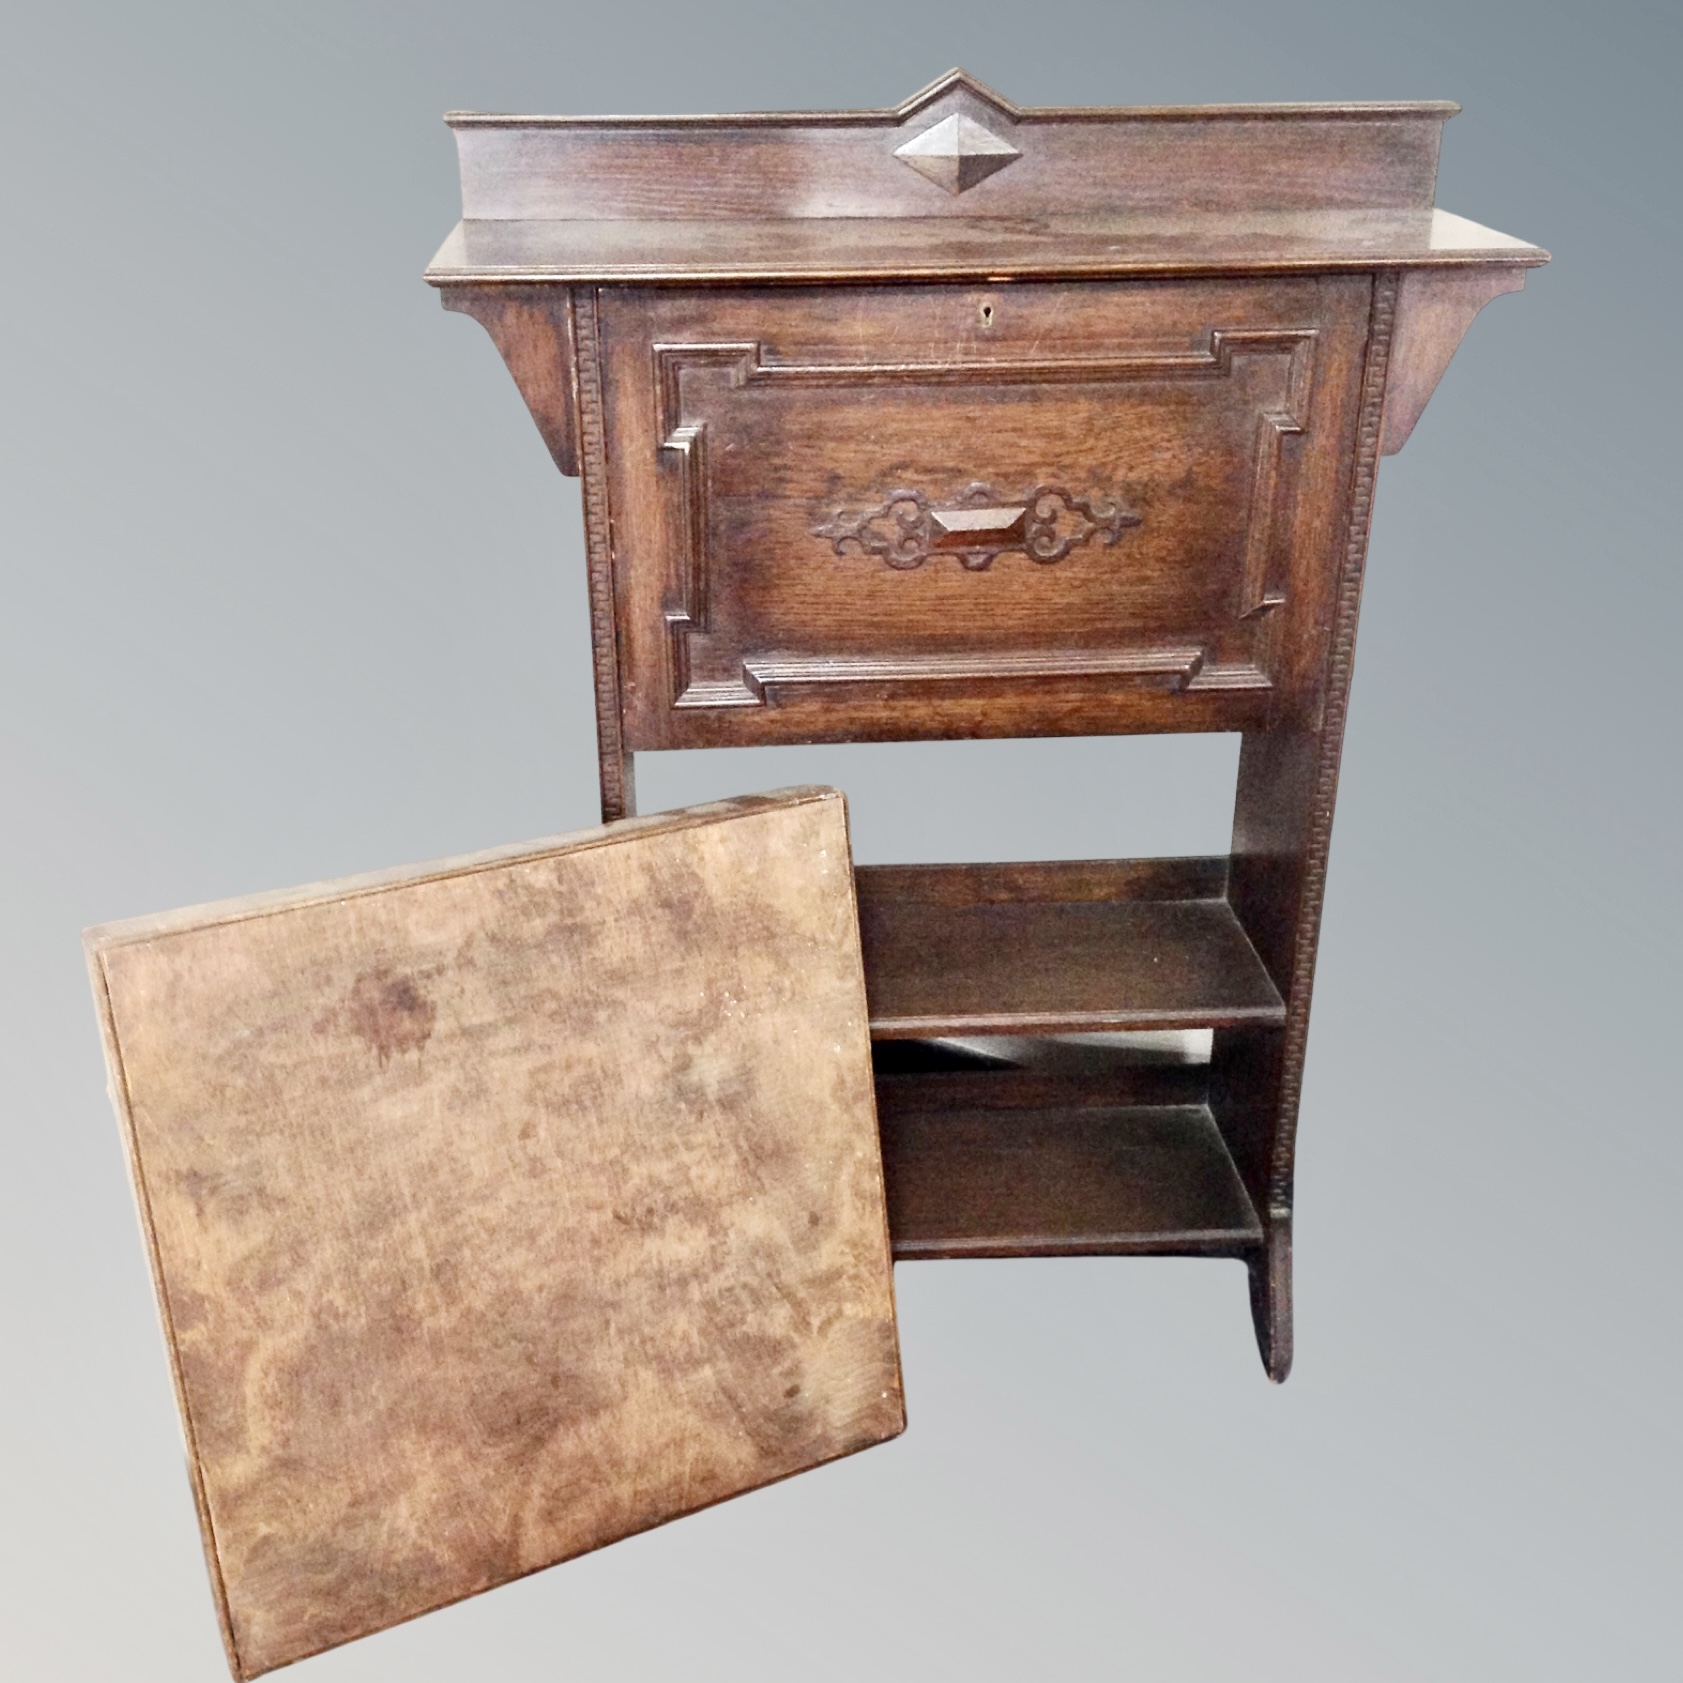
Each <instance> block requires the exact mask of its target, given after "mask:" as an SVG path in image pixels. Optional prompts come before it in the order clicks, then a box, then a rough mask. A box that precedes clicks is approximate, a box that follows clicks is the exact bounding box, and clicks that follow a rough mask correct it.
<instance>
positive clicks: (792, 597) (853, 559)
mask: <svg viewBox="0 0 1683 1683" xmlns="http://www.w3.org/2000/svg"><path fill="white" fill-rule="evenodd" d="M1370 286H1371V283H1370V282H1369V281H1368V280H1367V279H1366V278H1365V277H1359V278H1328V279H1324V280H1321V281H1317V282H1299V281H1286V282H1274V283H1252V284H1246V283H1232V282H1223V283H1210V282H1197V281H1188V282H1180V283H1157V284H1144V285H1128V284H1117V285H1108V286H1087V287H1059V286H1014V287H1010V288H998V289H992V290H990V289H985V288H971V287H927V288H922V289H916V290H913V289H863V290H850V289H832V290H831V291H830V292H829V293H827V294H824V295H822V296H820V295H817V294H813V293H808V292H806V291H804V290H802V289H788V290H785V291H781V292H751V291H746V292H730V293H723V292H720V293H712V294H696V293H684V292H675V291H674V292H657V291H652V290H650V291H627V292H616V293H613V294H611V295H604V297H603V299H602V303H601V313H600V319H599V331H600V349H601V358H602V361H601V369H602V377H603V379H604V380H605V387H604V393H603V395H604V398H605V411H606V416H607V420H606V425H607V429H608V442H609V449H608V458H609V460H610V462H611V464H612V465H611V467H610V469H609V475H610V496H609V500H610V502H611V504H612V514H611V521H610V525H611V529H612V549H613V555H612V565H613V570H614V575H615V590H616V603H617V619H618V624H619V633H620V650H619V656H620V662H621V674H620V676H621V685H622V691H621V693H622V700H623V704H624V712H625V720H626V740H627V744H628V746H630V747H632V748H650V747H663V746H682V745H686V744H699V743H704V742H727V741H777V740H810V739H814V738H820V737H828V738H832V739H833V738H835V737H841V736H861V735H863V736H872V735H875V736H918V735H943V734H963V735H970V734H979V733H982V732H984V731H985V732H986V733H987V734H995V733H1000V734H1003V733H1007V732H1020V731H1033V730H1061V731H1080V730H1099V731H1114V730H1118V729H1138V728H1157V729H1212V728H1222V727H1223V726H1239V725H1243V724H1245V723H1249V722H1255V721H1257V720H1260V719H1263V718H1266V717H1269V716H1271V715H1272V714H1273V713H1274V712H1275V711H1277V710H1278V709H1280V708H1281V707H1289V706H1290V705H1292V703H1293V701H1294V700H1295V698H1296V697H1297V696H1298V694H1299V693H1300V690H1301V688H1302V685H1301V681H1300V680H1301V675H1302V671H1303V666H1302V662H1303V661H1304V660H1306V659H1308V658H1309V656H1310V655H1311V653H1312V650H1311V649H1310V648H1309V640H1310V639H1312V638H1313V637H1314V635H1315V630H1314V628H1315V626H1316V624H1317V623H1318V622H1319V619H1320V615H1321V610H1322V608H1323V607H1324V605H1325V602H1326V600H1327V592H1328V591H1329V590H1330V579H1331V577H1332V573H1333V570H1334V567H1335V560H1334V556H1335V549H1336V545H1335V543H1334V541H1333V538H1332V535H1331V520H1332V516H1333V513H1334V509H1335V505H1336V504H1337V501H1338V498H1339V496H1340V494H1341V490H1342V487H1341V486H1340V485H1339V483H1338V480H1337V476H1336V473H1335V472H1334V471H1332V467H1331V464H1332V463H1333V462H1334V461H1335V459H1336V454H1335V446H1336V445H1337V444H1339V443H1341V442H1342V441H1343V439H1344V437H1345V435H1346V433H1348V432H1349V431H1350V430H1351V429H1352V427H1353V416H1354V408H1353V398H1354V390H1355V385H1356V380H1357V375H1358V372H1359V365H1360V345H1361V339H1362V334H1363V332H1364V330H1365V326H1366V308H1367V298H1368V293H1369V291H1370ZM1311 435H1319V436H1320V437H1321V438H1322V439H1324V440H1326V441H1328V447H1327V448H1324V449H1320V450H1316V449H1305V448H1303V447H1302V445H1303V441H1304V440H1305V438H1306V437H1308V436H1311ZM983 699H985V700H987V701H988V703H989V710H988V715H987V718H986V720H985V721H981V720H979V718H978V706H977V704H978V702H979V701H981V700H983ZM838 703H840V706H839V707H838V705H837V704H838Z"/></svg>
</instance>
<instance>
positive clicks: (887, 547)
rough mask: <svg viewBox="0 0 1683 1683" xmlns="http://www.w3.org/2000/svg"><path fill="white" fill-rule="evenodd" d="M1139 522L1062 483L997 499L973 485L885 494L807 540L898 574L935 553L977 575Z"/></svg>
mask: <svg viewBox="0 0 1683 1683" xmlns="http://www.w3.org/2000/svg"><path fill="white" fill-rule="evenodd" d="M1139 523H1140V516H1139V515H1137V514H1135V513H1134V512H1133V510H1132V509H1129V508H1125V507H1123V505H1122V502H1121V500H1120V499H1119V498H1116V497H1104V496H1097V495H1095V496H1085V497H1083V496H1078V495H1076V494H1075V493H1074V492H1072V491H1066V490H1065V489H1064V488H1063V486H1061V485H1036V486H1035V487H1034V488H1033V489H1032V490H1030V491H1027V492H1025V493H1024V494H1023V495H1022V496H1020V497H1001V496H999V495H998V494H997V493H996V492H995V491H994V490H993V489H992V488H991V487H990V486H987V485H984V484H980V483H977V484H973V485H967V486H966V487H965V488H964V490H963V491H961V492H960V493H959V495H958V497H957V498H956V500H955V501H953V502H951V503H948V504H940V503H937V502H935V501H934V500H933V499H932V498H931V497H929V496H926V495H925V494H924V493H923V492H922V491H890V492H888V493H887V494H886V495H885V496H884V497H883V500H882V502H881V503H880V504H879V505H878V506H877V507H876V508H873V509H867V510H866V511H865V512H864V513H863V514H845V513H843V512H842V511H841V510H840V509H838V510H837V511H836V514H835V517H834V518H833V519H831V520H827V521H825V522H824V523H823V525H821V526H814V527H813V528H812V535H813V536H814V537H815V538H828V539H829V540H830V545H831V548H833V549H834V550H835V552H836V554H837V555H846V554H847V553H848V546H849V545H854V546H856V548H857V551H858V553H859V554H861V555H877V556H880V557H881V558H882V559H883V560H884V561H886V562H887V563H888V565H889V566H891V567H895V568H899V569H901V570H902V571H904V570H906V569H909V568H912V567H921V566H922V565H923V564H924V562H925V561H927V560H928V559H929V558H930V556H932V555H943V554H953V555H956V556H957V557H958V559H959V562H960V564H961V565H962V566H964V567H966V568H968V569H969V570H970V571H971V572H973V573H975V572H981V571H982V570H983V569H984V568H986V567H989V566H991V565H992V564H993V561H994V558H995V557H996V556H1000V555H1006V554H1010V553H1014V552H1017V551H1020V552H1021V553H1023V554H1024V555H1027V556H1029V557H1030V559H1032V560H1035V561H1039V562H1041V563H1043V564H1045V565H1050V564H1051V563H1052V562H1054V561H1061V560H1063V558H1064V557H1065V556H1066V555H1068V554H1069V552H1070V551H1071V550H1072V549H1075V548H1077V547H1079V546H1080V545H1081V544H1084V543H1086V542H1088V540H1089V539H1092V538H1097V539H1098V540H1099V541H1100V542H1101V543H1103V544H1104V545H1105V546H1106V548H1109V547H1110V546H1111V545H1113V544H1114V543H1115V542H1116V540H1117V539H1118V538H1120V537H1121V536H1122V533H1123V532H1124V531H1125V530H1126V529H1127V528H1128V527H1130V526H1137V525H1139Z"/></svg>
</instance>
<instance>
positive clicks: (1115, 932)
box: [856, 858, 1286, 1040]
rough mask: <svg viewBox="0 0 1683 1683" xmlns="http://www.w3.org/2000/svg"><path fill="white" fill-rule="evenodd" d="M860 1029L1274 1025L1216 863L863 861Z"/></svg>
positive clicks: (1262, 978)
mask: <svg viewBox="0 0 1683 1683" xmlns="http://www.w3.org/2000/svg"><path fill="white" fill-rule="evenodd" d="M856 880H857V883H858V893H859V929H860V936H861V940H862V942H863V946H864V956H865V987H866V992H867V994H868V996H869V1003H870V1017H871V1036H872V1038H873V1039H876V1040H904V1039H925V1038H933V1037H938V1036H944V1035H1012V1034H1028V1035H1047V1034H1079V1033H1088V1032H1095V1031H1109V1030H1120V1029H1143V1028H1204V1027H1214V1028H1227V1027H1237V1026H1239V1025H1251V1026H1256V1027H1278V1026H1279V1025H1280V1024H1282V1023H1284V1021H1285V1015H1286V1008H1285V1003H1284V1001H1283V1000H1282V999H1281V997H1280V994H1279V990H1278V989H1277V988H1276V987H1275V986H1274V984H1273V982H1272V981H1271V980H1270V978H1269V975H1268V972H1267V970H1266V969H1265V968H1264V966H1263V963H1262V960H1261V959H1260V958H1259V957H1258V956H1257V953H1256V949H1255V948H1254V947H1253V946H1252V945H1251V943H1250V940H1249V938H1248V937H1247V936H1246V934H1245V931H1244V929H1243V927H1242V926H1241V925H1240V923H1239V920H1238V918H1237V917H1236V916H1235V915H1234V912H1233V909H1232V907H1231V906H1230V905H1228V903H1227V900H1226V898H1225V894H1226V887H1227V860H1226V859H1225V858H1214V859H1135V860H1128V859H1123V860H1096V861H1082V862H1075V863H1063V862H1052V863H1024V864H1005V865H864V866H860V867H859V868H858V870H857V872H856Z"/></svg>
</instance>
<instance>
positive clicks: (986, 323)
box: [982, 304, 993, 327]
mask: <svg viewBox="0 0 1683 1683" xmlns="http://www.w3.org/2000/svg"><path fill="white" fill-rule="evenodd" d="M982 326H983V327H992V326H993V305H992V304H984V305H983V306H982Z"/></svg>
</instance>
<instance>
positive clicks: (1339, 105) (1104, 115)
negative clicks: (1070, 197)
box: [444, 99, 1461, 129]
mask: <svg viewBox="0 0 1683 1683" xmlns="http://www.w3.org/2000/svg"><path fill="white" fill-rule="evenodd" d="M995 103H997V104H998V105H999V106H1000V109H1001V110H1002V111H1004V112H1006V113H1007V114H1009V115H1010V116H1011V118H1012V119H1013V120H1014V121H1015V122H1019V123H1135V122H1147V123H1192V122H1206V121H1225V122H1233V121H1255V122H1268V121H1281V120H1285V121H1289V120H1293V119H1296V120H1299V121H1301V120H1304V119H1313V120H1318V121H1333V122H1401V121H1409V120H1411V119H1412V120H1419V121H1425V122H1439V123H1441V122H1447V121H1448V119H1449V118H1451V117H1453V116H1455V115H1456V114H1457V113H1458V112H1459V111H1460V109H1461V107H1460V106H1459V105H1458V104H1456V102H1455V101H1454V100H1446V99H1427V100H1353V101H1342V102H1340V101H1321V102H1316V101H1308V102H1302V103H1296V104H1291V103H1287V104H1253V105H1071V106H1053V105H1045V106H1012V105H1009V104H1008V103H1006V102H1004V101H998V100H996V101H995ZM906 115H907V108H906V107H905V106H896V107H892V108H889V109H885V110H880V111H741V112H734V113H706V114H700V113H697V114H686V115H668V116H650V115H637V116H589V117H582V116H581V117H573V116H546V115H538V114H524V115H522V114H515V113H504V112H494V111H446V112H445V114H444V121H445V122H446V123H448V124H449V126H450V127H451V128H453V129H466V128H575V129H592V128H679V129H689V128H746V127H773V128H807V127H812V126H815V125H825V126H841V125H851V126H859V127H869V126H875V125H881V124H889V123H896V122H899V121H902V120H903V119H904V118H905V117H906Z"/></svg>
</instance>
